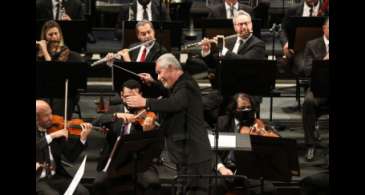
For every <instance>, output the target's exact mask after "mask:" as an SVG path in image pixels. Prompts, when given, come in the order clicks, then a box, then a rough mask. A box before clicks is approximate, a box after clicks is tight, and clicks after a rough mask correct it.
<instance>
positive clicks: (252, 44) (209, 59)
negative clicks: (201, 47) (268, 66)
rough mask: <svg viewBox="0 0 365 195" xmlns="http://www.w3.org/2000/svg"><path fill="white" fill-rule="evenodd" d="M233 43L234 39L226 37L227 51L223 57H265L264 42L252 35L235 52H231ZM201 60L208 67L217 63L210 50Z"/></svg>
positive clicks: (212, 66) (213, 66)
mask: <svg viewBox="0 0 365 195" xmlns="http://www.w3.org/2000/svg"><path fill="white" fill-rule="evenodd" d="M235 43H236V39H228V40H227V41H226V48H227V49H228V50H229V51H228V52H227V53H226V55H225V56H224V59H258V60H259V59H262V60H264V59H266V54H265V42H263V41H262V40H260V39H259V38H257V37H255V36H254V35H252V36H251V37H250V38H249V39H248V40H247V41H246V43H244V44H243V45H240V47H239V48H238V52H237V54H235V53H233V52H232V50H233V47H234V44H235ZM203 60H204V62H205V63H206V64H207V65H208V67H210V68H215V67H216V65H217V63H218V61H217V59H216V58H215V57H214V56H213V54H212V52H211V53H210V54H209V55H207V56H206V57H203Z"/></svg>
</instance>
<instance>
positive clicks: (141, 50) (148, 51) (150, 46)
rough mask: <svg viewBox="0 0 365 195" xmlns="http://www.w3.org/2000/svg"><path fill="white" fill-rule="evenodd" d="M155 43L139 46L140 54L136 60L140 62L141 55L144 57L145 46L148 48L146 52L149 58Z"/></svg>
mask: <svg viewBox="0 0 365 195" xmlns="http://www.w3.org/2000/svg"><path fill="white" fill-rule="evenodd" d="M154 45H155V42H153V43H152V44H150V45H148V46H147V47H146V46H144V45H143V46H141V47H140V48H139V53H138V56H137V60H136V62H140V61H141V57H142V53H143V50H144V48H146V49H147V52H146V56H145V57H146V58H147V56H148V53H150V50H151V48H152V47H153V46H154ZM146 58H145V60H146Z"/></svg>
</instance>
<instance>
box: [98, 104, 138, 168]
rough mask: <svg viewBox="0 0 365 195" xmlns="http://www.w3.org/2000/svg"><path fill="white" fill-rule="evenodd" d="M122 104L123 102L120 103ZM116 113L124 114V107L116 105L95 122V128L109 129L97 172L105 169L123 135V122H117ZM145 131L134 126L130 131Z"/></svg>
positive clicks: (115, 159) (132, 132) (133, 132)
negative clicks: (118, 140) (103, 127)
mask: <svg viewBox="0 0 365 195" xmlns="http://www.w3.org/2000/svg"><path fill="white" fill-rule="evenodd" d="M120 103H121V102H120ZM116 112H121V113H124V112H125V110H124V106H123V104H116V105H112V106H110V107H109V111H108V112H107V113H105V114H103V115H101V116H99V117H98V118H96V119H95V120H94V121H93V125H95V126H105V127H106V128H108V129H109V131H108V132H107V134H106V140H105V142H104V145H103V148H102V150H101V152H100V157H99V161H98V165H97V168H96V169H97V171H101V170H103V169H104V167H105V165H106V163H107V161H108V158H109V156H110V153H111V151H112V149H113V146H114V143H115V141H116V140H117V138H118V136H119V135H120V134H121V132H122V131H121V129H122V128H123V126H124V124H123V121H122V120H115V119H114V117H113V114H114V113H116ZM142 132H143V129H142V127H141V126H139V125H133V124H132V126H131V129H130V134H135V133H142ZM117 160H118V158H114V161H117Z"/></svg>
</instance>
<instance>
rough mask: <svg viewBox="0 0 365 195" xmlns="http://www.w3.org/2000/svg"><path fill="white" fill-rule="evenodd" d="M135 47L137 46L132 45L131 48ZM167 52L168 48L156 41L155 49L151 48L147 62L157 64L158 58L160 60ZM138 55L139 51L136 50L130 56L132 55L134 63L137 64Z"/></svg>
mask: <svg viewBox="0 0 365 195" xmlns="http://www.w3.org/2000/svg"><path fill="white" fill-rule="evenodd" d="M135 45H136V44H133V45H131V46H130V48H131V47H133V46H135ZM166 52H167V50H166V48H165V47H164V46H161V45H160V44H159V43H158V42H157V41H156V42H155V43H154V45H153V47H152V48H151V50H150V51H149V52H148V54H147V56H146V61H145V62H155V61H156V60H157V58H159V57H160V56H161V55H162V54H164V53H166ZM138 53H139V49H136V50H133V51H131V52H129V55H130V57H131V60H132V61H133V62H135V61H136V60H137V57H138Z"/></svg>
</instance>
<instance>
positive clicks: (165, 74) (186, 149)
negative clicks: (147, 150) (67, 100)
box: [126, 53, 211, 195]
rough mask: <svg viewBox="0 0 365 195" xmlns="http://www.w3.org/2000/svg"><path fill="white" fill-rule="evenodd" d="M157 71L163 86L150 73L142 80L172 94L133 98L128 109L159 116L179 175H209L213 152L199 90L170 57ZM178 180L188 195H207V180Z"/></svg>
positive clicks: (160, 61) (128, 100)
mask: <svg viewBox="0 0 365 195" xmlns="http://www.w3.org/2000/svg"><path fill="white" fill-rule="evenodd" d="M155 70H156V72H157V74H158V80H159V81H160V82H156V81H154V80H153V78H152V77H151V75H149V74H148V73H141V74H140V75H141V77H142V80H143V81H144V82H145V83H150V84H151V87H156V90H158V89H160V90H168V91H169V94H168V95H167V96H164V97H163V98H161V99H153V98H144V97H142V96H141V95H134V96H130V97H127V98H126V103H127V105H128V106H129V107H134V108H146V109H147V110H149V111H153V112H158V113H159V114H160V118H161V127H160V129H161V131H162V132H163V134H164V136H165V145H166V148H167V154H168V157H169V158H170V160H171V162H172V163H174V164H175V165H176V168H177V172H178V175H186V174H188V175H209V174H210V173H211V152H210V144H209V140H208V135H207V131H206V129H205V128H204V117H203V104H202V99H201V92H200V89H199V86H198V85H197V83H196V81H195V80H193V78H192V77H191V76H190V75H188V74H187V73H184V71H183V70H182V67H181V65H180V63H179V61H178V60H177V59H176V58H175V56H174V55H173V54H171V53H166V54H163V55H162V56H160V58H158V59H157V61H156V67H155ZM158 174H159V173H158ZM179 179H182V180H183V181H184V185H183V186H182V187H183V191H184V192H186V193H187V194H193V195H198V194H199V195H200V194H201V195H203V194H204V195H206V194H208V179H206V178H197V177H189V178H179Z"/></svg>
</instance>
